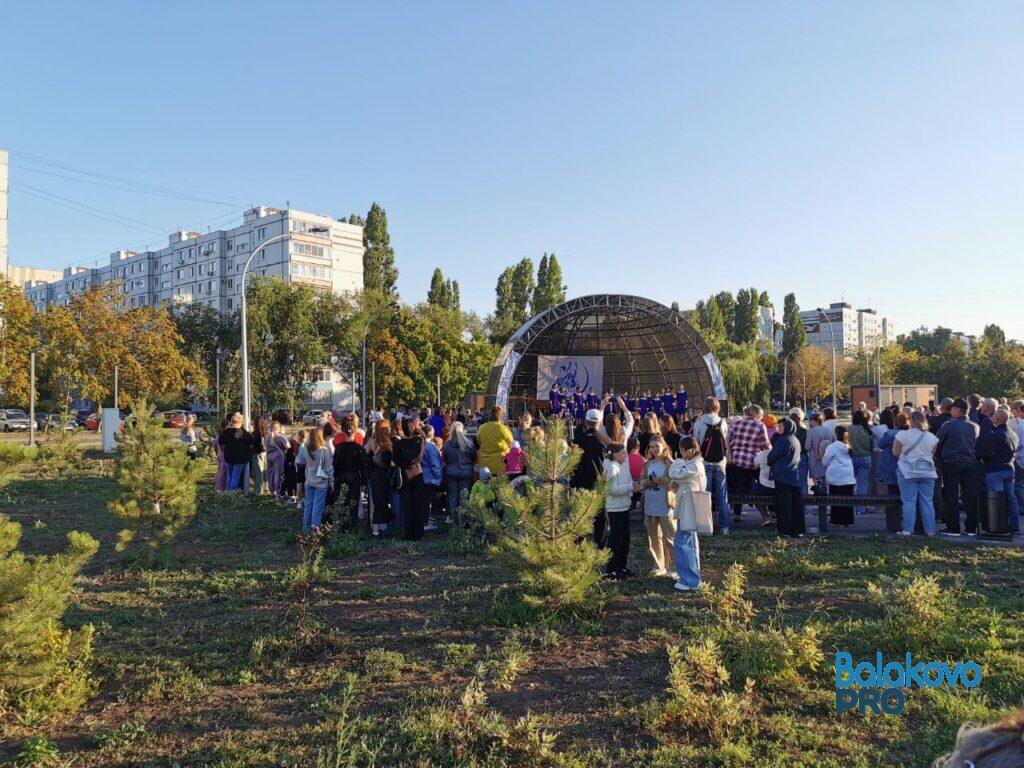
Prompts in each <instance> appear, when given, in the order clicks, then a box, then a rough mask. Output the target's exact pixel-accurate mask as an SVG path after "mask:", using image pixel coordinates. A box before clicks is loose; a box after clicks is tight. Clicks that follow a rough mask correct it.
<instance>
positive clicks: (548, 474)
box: [469, 420, 608, 615]
mask: <svg viewBox="0 0 1024 768" xmlns="http://www.w3.org/2000/svg"><path fill="white" fill-rule="evenodd" d="M565 445H566V443H565V427H564V425H563V424H562V422H561V421H558V420H556V421H554V422H552V423H551V424H550V425H549V427H548V438H547V440H546V442H544V443H540V444H535V445H533V446H531V448H530V452H529V454H528V461H527V466H528V469H529V474H530V477H531V478H532V481H533V483H532V485H531V486H527V490H526V493H525V495H520V493H518V492H517V491H515V490H513V489H512V488H511V487H510V486H509V484H508V483H507V482H505V481H503V480H501V481H499V480H493V481H492V482H493V483H495V487H496V489H497V491H496V493H497V497H498V506H499V508H498V509H495V510H489V509H487V507H486V506H484V505H483V504H480V503H479V501H478V500H474V499H472V497H471V501H470V507H469V514H470V515H472V516H474V517H475V518H476V519H477V520H479V521H481V522H482V523H483V525H484V527H485V529H486V530H487V532H488V533H489V534H490V535H491V538H492V540H493V541H494V544H492V545H491V552H492V554H493V555H494V556H495V557H496V558H497V559H498V561H499V562H501V563H503V564H504V565H505V566H506V567H507V568H509V569H510V570H511V571H512V572H513V573H515V574H516V576H517V577H518V578H519V580H520V581H521V582H522V584H523V592H524V595H523V601H524V602H525V603H526V604H527V605H529V606H532V607H534V608H537V609H539V610H543V611H544V612H546V613H548V614H549V615H551V614H559V613H568V614H586V613H590V614H593V613H595V612H596V611H597V610H599V608H600V605H601V597H600V588H599V582H600V573H599V568H600V567H601V566H602V565H604V563H605V562H607V560H608V552H607V551H606V550H599V549H598V548H597V547H596V546H595V545H594V543H593V541H592V539H591V537H590V536H589V535H588V532H589V531H590V530H592V528H593V523H594V517H595V516H596V515H598V514H603V512H602V506H603V504H604V495H605V493H604V487H603V486H599V487H598V488H596V489H594V490H583V489H577V490H576V491H573V492H570V491H569V490H568V488H567V486H566V484H565V480H566V479H567V478H568V477H569V476H571V475H572V473H573V470H574V469H575V468H576V466H577V465H578V464H579V462H580V459H581V458H582V451H581V450H580V448H579V447H578V446H575V445H572V446H570V447H569V450H568V451H566V450H565Z"/></svg>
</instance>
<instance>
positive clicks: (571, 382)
mask: <svg viewBox="0 0 1024 768" xmlns="http://www.w3.org/2000/svg"><path fill="white" fill-rule="evenodd" d="M603 378H604V358H603V357H601V356H600V355H595V356H583V355H537V399H538V400H547V399H548V394H549V393H550V392H551V385H552V383H554V384H555V385H556V386H559V387H565V388H566V389H567V390H569V391H572V392H574V391H576V388H577V387H579V388H580V389H582V390H583V391H584V392H586V391H588V390H589V389H590V388H591V387H593V388H594V391H595V392H597V394H598V395H601V394H604V389H603V387H602V383H601V380H602V379H603Z"/></svg>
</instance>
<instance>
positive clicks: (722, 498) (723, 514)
mask: <svg viewBox="0 0 1024 768" xmlns="http://www.w3.org/2000/svg"><path fill="white" fill-rule="evenodd" d="M704 470H705V471H706V472H707V477H708V480H707V487H706V488H705V489H704V490H705V491H711V494H712V496H713V497H714V498H715V499H717V500H718V528H719V530H720V531H725V532H726V533H728V532H729V523H730V522H731V519H730V517H729V497H728V496H727V495H726V491H725V487H726V486H725V467H723V466H721V465H719V464H705V465H704Z"/></svg>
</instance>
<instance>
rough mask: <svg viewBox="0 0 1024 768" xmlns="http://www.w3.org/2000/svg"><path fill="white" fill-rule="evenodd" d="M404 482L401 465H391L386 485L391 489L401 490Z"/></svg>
mask: <svg viewBox="0 0 1024 768" xmlns="http://www.w3.org/2000/svg"><path fill="white" fill-rule="evenodd" d="M404 484H405V481H404V478H403V475H402V469H401V467H391V469H390V471H389V472H388V486H389V487H390V488H391V490H392V491H400V490H402V486H403V485H404Z"/></svg>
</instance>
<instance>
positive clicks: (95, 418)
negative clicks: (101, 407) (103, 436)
mask: <svg viewBox="0 0 1024 768" xmlns="http://www.w3.org/2000/svg"><path fill="white" fill-rule="evenodd" d="M84 426H85V428H86V429H87V430H88V431H89V432H96V431H98V430H99V428H100V415H99V414H98V413H95V412H93V413H90V414H89V415H88V416H86V417H85V425H84Z"/></svg>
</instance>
